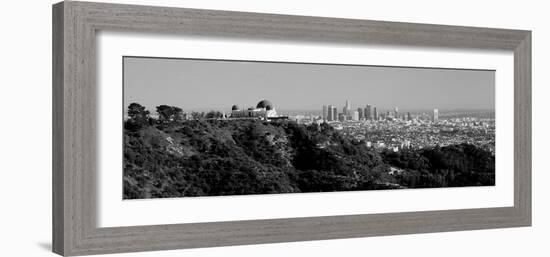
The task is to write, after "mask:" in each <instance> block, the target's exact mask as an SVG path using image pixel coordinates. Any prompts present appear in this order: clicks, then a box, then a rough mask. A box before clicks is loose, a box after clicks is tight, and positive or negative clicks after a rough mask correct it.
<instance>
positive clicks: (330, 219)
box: [53, 1, 531, 256]
mask: <svg viewBox="0 0 550 257" xmlns="http://www.w3.org/2000/svg"><path fill="white" fill-rule="evenodd" d="M99 30H114V31H138V32H153V33H157V32H162V33H174V34H176V33H177V34H185V35H206V36H222V37H226V36H227V37H241V38H254V39H270V40H294V41H309V42H344V43H348V44H373V43H376V44H390V45H407V46H424V47H426V46H427V47H445V48H469V49H489V50H495V49H496V50H509V51H513V52H514V90H515V91H514V92H515V93H514V94H515V96H514V135H515V141H514V158H515V159H514V206H513V207H502V208H483V209H462V210H447V211H423V212H409V213H389V214H365V215H348V216H326V217H312V218H289V219H272V220H249V221H230V222H212V223H200V224H199V223H196V224H167V225H156V226H134V227H112V228H98V227H97V226H96V224H95V220H96V205H95V203H96V199H95V196H96V151H97V149H96V122H95V120H96V97H97V95H96V86H95V82H96V77H95V76H96V66H95V65H96V60H95V58H96V42H95V36H96V32H97V31H99ZM530 225H531V32H530V31H522V30H505V29H490V28H473V27H457V26H442V25H427V24H412V23H399V22H383V21H369V20H351V19H335V18H321V17H303V16H289V15H274V14H259V13H244V12H228V11H212V10H197V9H183V8H165V7H149V6H135V5H118V4H106V3H90V2H73V1H65V2H61V3H58V4H55V5H54V6H53V251H54V252H56V253H58V254H61V255H66V256H68V255H87V254H102V253H116V252H133V251H151V250H164V249H178V248H194V247H212V246H228V245H240V244H260V243H274V242H288V241H303V240H321V239H335V238H350V237H366V236H381V235H395V234H411V233H429V232H441V231H458V230H472V229H490V228H505V227H519V226H530Z"/></svg>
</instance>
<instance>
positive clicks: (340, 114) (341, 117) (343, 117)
mask: <svg viewBox="0 0 550 257" xmlns="http://www.w3.org/2000/svg"><path fill="white" fill-rule="evenodd" d="M338 120H339V121H346V115H344V114H343V113H339V114H338Z"/></svg>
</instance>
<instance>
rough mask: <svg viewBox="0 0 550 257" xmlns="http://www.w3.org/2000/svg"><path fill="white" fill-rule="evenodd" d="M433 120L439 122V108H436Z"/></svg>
mask: <svg viewBox="0 0 550 257" xmlns="http://www.w3.org/2000/svg"><path fill="white" fill-rule="evenodd" d="M433 122H434V123H437V122H439V110H437V109H434V115H433Z"/></svg>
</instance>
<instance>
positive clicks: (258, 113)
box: [231, 100, 279, 119]
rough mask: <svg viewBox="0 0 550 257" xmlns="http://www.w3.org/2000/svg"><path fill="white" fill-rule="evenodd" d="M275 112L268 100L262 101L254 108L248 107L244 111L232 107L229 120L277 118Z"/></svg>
mask: <svg viewBox="0 0 550 257" xmlns="http://www.w3.org/2000/svg"><path fill="white" fill-rule="evenodd" d="M277 117H279V116H278V115H277V111H275V108H274V107H273V104H272V103H271V102H270V101H268V100H262V101H260V102H259V103H258V104H257V105H256V108H254V107H250V108H246V109H241V108H239V106H238V105H233V107H231V118H260V119H268V118H277Z"/></svg>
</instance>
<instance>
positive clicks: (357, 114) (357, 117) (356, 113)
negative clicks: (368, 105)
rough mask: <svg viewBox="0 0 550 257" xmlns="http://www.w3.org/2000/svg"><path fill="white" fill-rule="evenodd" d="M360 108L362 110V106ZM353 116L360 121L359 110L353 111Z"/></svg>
mask: <svg viewBox="0 0 550 257" xmlns="http://www.w3.org/2000/svg"><path fill="white" fill-rule="evenodd" d="M359 110H361V108H359ZM351 118H352V119H353V120H354V121H358V120H359V111H353V115H352V116H351Z"/></svg>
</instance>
